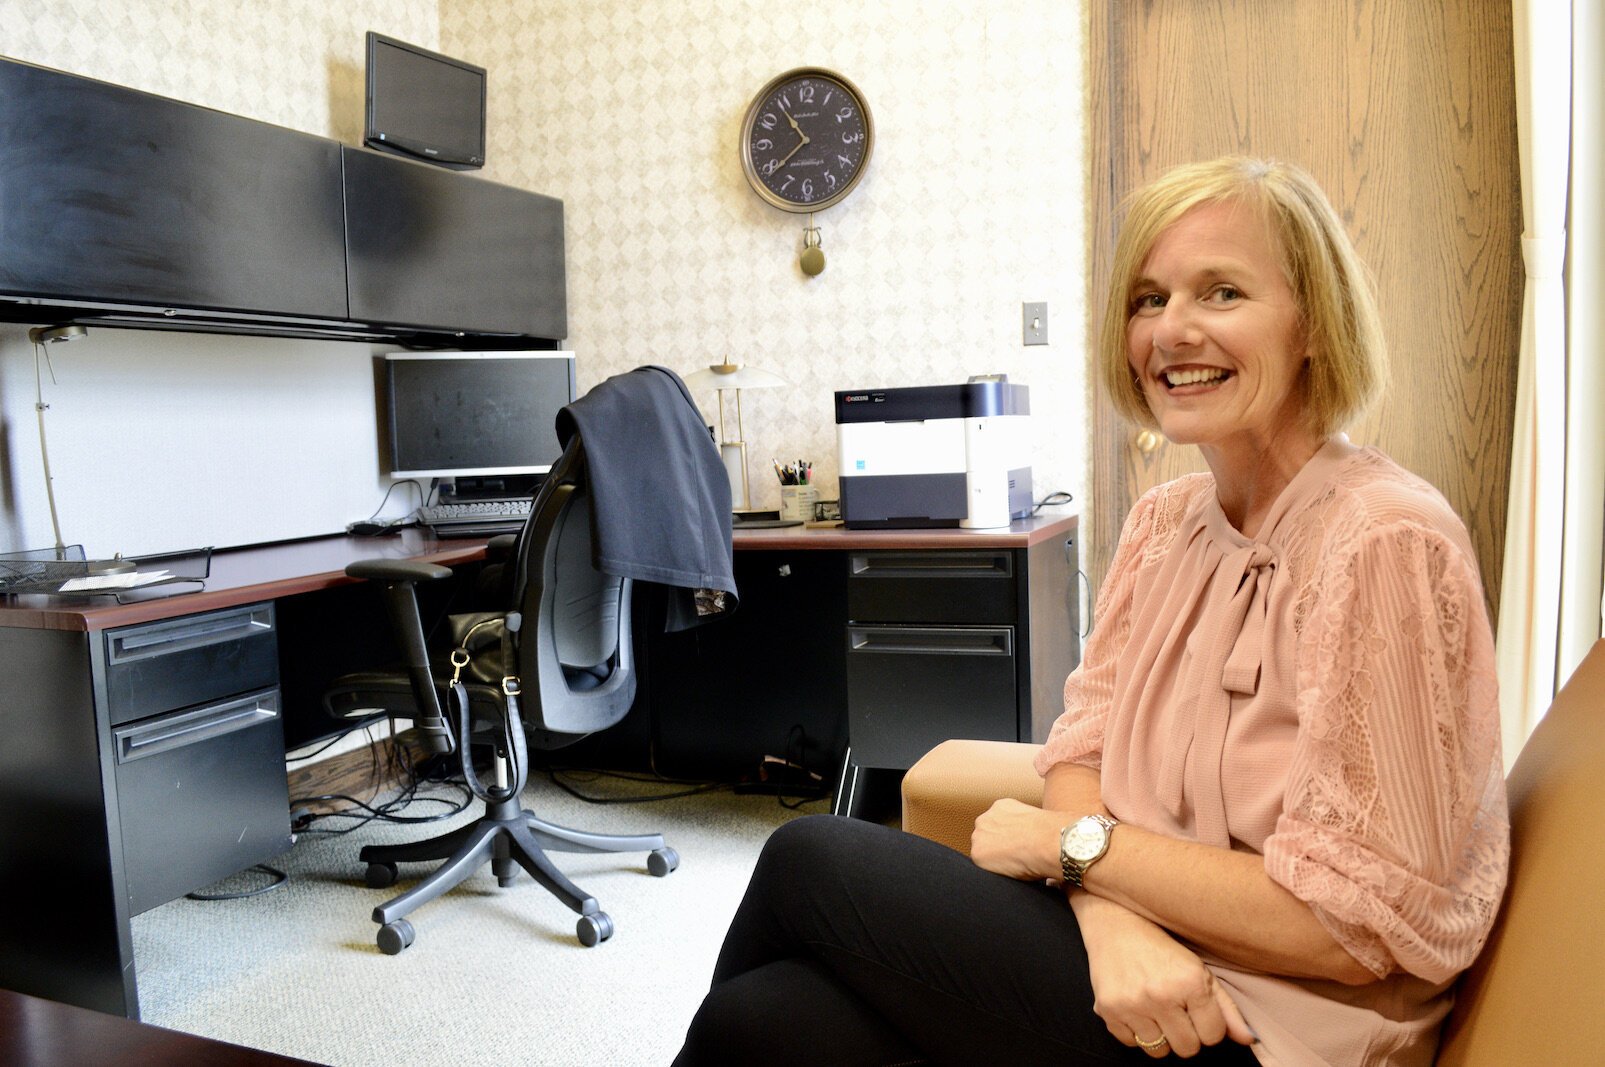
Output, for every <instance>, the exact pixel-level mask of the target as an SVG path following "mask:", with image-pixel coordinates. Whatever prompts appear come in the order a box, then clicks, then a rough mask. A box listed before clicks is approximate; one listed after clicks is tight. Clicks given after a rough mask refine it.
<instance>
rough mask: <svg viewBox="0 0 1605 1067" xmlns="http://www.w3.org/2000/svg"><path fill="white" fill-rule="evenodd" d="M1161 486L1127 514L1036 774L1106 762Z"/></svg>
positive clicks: (1144, 496) (1040, 754)
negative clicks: (1118, 673)
mask: <svg viewBox="0 0 1605 1067" xmlns="http://www.w3.org/2000/svg"><path fill="white" fill-rule="evenodd" d="M1159 488H1160V489H1163V488H1164V487H1163V486H1161V487H1159ZM1158 491H1159V490H1158V489H1155V490H1151V491H1149V492H1148V493H1146V494H1144V495H1143V497H1142V499H1140V500H1138V501H1137V503H1136V505H1135V506H1134V507H1133V508H1132V509H1131V513H1130V514H1129V515H1127V516H1126V524H1125V528H1124V529H1122V530H1121V531H1120V543H1119V545H1118V546H1117V547H1116V549H1115V558H1114V559H1113V560H1112V561H1111V562H1110V564H1109V573H1108V575H1107V576H1106V577H1105V578H1104V582H1103V586H1102V587H1101V588H1100V589H1099V590H1098V602H1097V606H1096V607H1095V608H1094V610H1093V617H1094V618H1095V619H1096V620H1097V622H1096V624H1095V625H1094V626H1093V628H1092V633H1091V634H1090V635H1089V636H1088V638H1087V643H1086V646H1085V647H1084V648H1083V649H1082V656H1081V663H1080V664H1079V665H1078V666H1077V667H1076V669H1075V670H1073V671H1071V672H1070V677H1068V678H1066V679H1065V683H1064V712H1063V713H1062V714H1061V715H1060V716H1059V717H1058V718H1057V719H1056V720H1054V723H1053V729H1052V730H1050V731H1049V732H1048V740H1047V743H1046V744H1045V745H1044V746H1043V747H1042V751H1041V752H1039V753H1037V757H1036V768H1037V773H1038V774H1043V775H1045V774H1047V773H1048V771H1049V770H1050V769H1052V768H1053V767H1054V766H1055V765H1057V764H1060V763H1079V764H1084V765H1086V766H1089V767H1094V768H1096V767H1098V766H1100V764H1101V762H1102V756H1103V730H1104V723H1105V722H1106V721H1107V719H1108V717H1109V707H1110V703H1111V702H1112V701H1113V699H1114V689H1115V669H1116V667H1117V666H1118V664H1119V660H1120V652H1121V650H1122V649H1124V648H1125V646H1126V641H1127V640H1128V639H1129V638H1130V636H1131V605H1132V597H1133V595H1134V591H1135V588H1136V584H1137V571H1138V570H1139V569H1140V568H1141V567H1142V564H1143V562H1144V559H1145V558H1146V555H1147V547H1148V542H1149V539H1150V536H1151V534H1152V532H1153V519H1154V511H1155V499H1156V496H1157V494H1158Z"/></svg>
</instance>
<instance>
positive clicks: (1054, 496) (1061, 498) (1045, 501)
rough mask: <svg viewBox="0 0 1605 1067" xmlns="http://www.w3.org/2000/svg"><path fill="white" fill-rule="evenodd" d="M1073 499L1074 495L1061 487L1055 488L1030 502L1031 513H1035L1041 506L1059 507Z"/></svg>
mask: <svg viewBox="0 0 1605 1067" xmlns="http://www.w3.org/2000/svg"><path fill="white" fill-rule="evenodd" d="M1074 499H1075V497H1073V496H1071V495H1070V494H1069V493H1067V492H1065V491H1064V490H1063V489H1057V490H1055V491H1053V492H1051V493H1049V494H1048V495H1047V496H1045V497H1043V498H1042V499H1041V500H1038V501H1037V502H1036V503H1035V504H1032V505H1031V514H1033V515H1035V514H1036V513H1037V512H1039V511H1041V510H1042V509H1043V508H1052V507H1059V506H1061V505H1064V504H1068V503H1070V501H1072V500H1074Z"/></svg>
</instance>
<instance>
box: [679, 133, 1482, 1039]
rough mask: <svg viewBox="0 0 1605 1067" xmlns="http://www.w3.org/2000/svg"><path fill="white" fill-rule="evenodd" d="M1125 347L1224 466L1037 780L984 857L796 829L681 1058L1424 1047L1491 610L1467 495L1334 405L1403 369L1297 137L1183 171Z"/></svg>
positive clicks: (1070, 710) (1107, 617) (1142, 574)
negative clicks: (1448, 493)
mask: <svg viewBox="0 0 1605 1067" xmlns="http://www.w3.org/2000/svg"><path fill="white" fill-rule="evenodd" d="M1101 349H1102V350H1101V353H1100V355H1101V359H1102V367H1101V371H1102V377H1103V379H1104V384H1105V385H1106V386H1107V387H1108V390H1109V392H1110V394H1111V396H1112V399H1113V401H1114V403H1115V405H1116V406H1117V407H1118V408H1119V409H1120V410H1121V411H1123V412H1124V413H1125V414H1127V415H1129V416H1131V417H1132V418H1134V419H1136V420H1137V421H1139V422H1142V423H1145V424H1147V425H1150V426H1154V427H1157V428H1158V429H1159V430H1160V431H1161V432H1162V433H1164V434H1165V436H1166V437H1168V438H1169V439H1170V440H1172V441H1175V442H1177V443H1179V444H1183V443H1184V444H1193V445H1197V446H1198V448H1199V449H1200V451H1201V452H1202V454H1203V456H1204V459H1205V461H1206V463H1207V464H1208V466H1209V470H1210V473H1209V474H1205V475H1193V476H1189V477H1184V478H1181V479H1178V480H1177V481H1174V482H1171V483H1168V484H1166V485H1162V486H1159V487H1157V488H1156V489H1154V490H1152V491H1150V492H1149V493H1147V494H1146V495H1145V496H1144V497H1143V498H1142V499H1141V500H1140V501H1138V503H1137V505H1136V507H1135V508H1133V509H1132V512H1131V515H1130V516H1129V517H1128V519H1127V521H1126V524H1125V529H1124V531H1123V532H1122V534H1121V540H1120V545H1119V548H1118V550H1117V552H1116V554H1115V558H1114V561H1113V563H1112V565H1111V567H1110V571H1109V574H1108V576H1107V578H1106V580H1105V582H1104V585H1103V588H1102V589H1101V591H1100V595H1099V598H1098V612H1097V615H1098V624H1097V627H1096V628H1095V629H1094V630H1093V633H1092V636H1091V638H1090V639H1089V640H1088V642H1087V648H1086V656H1085V658H1084V659H1083V661H1082V664H1081V666H1080V667H1079V668H1077V670H1076V671H1075V673H1073V674H1072V675H1071V676H1070V678H1069V680H1068V682H1067V683H1066V685H1065V712H1064V714H1063V716H1062V717H1061V718H1060V719H1059V720H1058V722H1057V723H1056V724H1055V725H1054V727H1053V730H1052V733H1051V735H1050V737H1049V739H1048V742H1047V744H1046V745H1045V746H1044V748H1043V750H1042V752H1041V754H1040V755H1039V757H1038V761H1037V767H1038V770H1039V771H1040V772H1042V774H1043V777H1044V799H1043V806H1042V807H1041V808H1034V807H1030V806H1028V805H1024V804H1020V803H1018V802H1014V801H999V802H998V803H997V804H995V805H994V806H993V807H992V809H991V810H990V811H989V812H987V813H986V814H985V815H983V816H982V817H981V819H979V820H978V821H977V823H976V827H975V832H974V835H973V840H972V858H973V864H972V863H969V862H966V861H965V860H964V859H963V858H962V857H960V856H958V855H957V854H956V853H953V852H951V851H950V850H947V849H944V848H941V847H940V846H936V845H932V844H930V843H928V842H924V841H919V840H915V839H913V838H911V837H909V836H908V835H902V834H898V833H897V832H895V831H891V830H887V829H886V828H883V827H879V826H866V825H862V824H858V823H854V822H852V821H850V820H845V819H830V818H829V817H819V818H815V819H804V820H799V821H797V822H794V823H792V824H789V825H788V826H786V827H783V828H782V829H781V830H779V831H777V832H776V834H775V835H774V837H773V838H772V839H771V841H770V843H769V844H768V845H767V846H766V847H765V850H764V853H763V855H762V856H761V857H760V859H759V863H758V867H757V869H756V870H755V872H754V874H753V880H752V884H751V885H750V886H749V888H748V892H747V896H746V898H745V899H744V900H743V902H742V905H741V907H740V909H739V910H738V912H737V914H736V917H735V919H734V921H733V922H732V924H731V929H730V933H729V935H728V936H727V938H726V941H725V945H724V948H723V950H722V951H721V954H720V957H719V962H718V965H717V967H716V969H715V974H714V984H713V988H712V989H711V990H710V992H709V994H708V996H707V999H706V1000H705V1001H704V1004H703V1006H702V1008H701V1010H700V1011H699V1012H698V1014H697V1017H696V1019H695V1020H694V1021H693V1023H692V1026H691V1030H690V1033H689V1034H688V1038H687V1043H686V1048H685V1050H684V1051H683V1052H682V1053H681V1056H680V1059H679V1060H677V1062H678V1063H685V1064H690V1063H714V1062H728V1063H739V1062H765V1063H821V1064H824V1063H829V1064H850V1063H862V1064H894V1063H921V1062H929V1063H1009V1064H1019V1063H1054V1064H1065V1063H1114V1062H1136V1061H1138V1060H1139V1059H1142V1058H1160V1057H1164V1056H1167V1055H1171V1054H1174V1055H1177V1056H1181V1057H1196V1058H1197V1060H1198V1061H1199V1062H1207V1063H1222V1064H1225V1063H1234V1064H1248V1063H1254V1062H1256V1061H1258V1062H1261V1063H1270V1064H1297V1065H1304V1064H1312V1065H1313V1064H1343V1065H1348V1064H1367V1065H1383V1064H1386V1065H1403V1064H1426V1063H1430V1062H1431V1059H1432V1055H1433V1052H1434V1049H1435V1046H1436V1042H1437V1031H1438V1027H1439V1024H1440V1022H1441V1021H1442V1018H1443V1016H1444V1015H1445V1014H1446V1013H1447V1011H1448V1009H1449V1006H1450V1003H1451V1001H1450V998H1451V996H1452V994H1451V992H1450V986H1451V983H1452V982H1453V980H1454V978H1455V977H1456V975H1457V974H1458V973H1459V972H1460V971H1461V970H1463V969H1464V968H1465V967H1466V966H1467V965H1468V964H1469V963H1470V962H1471V961H1472V959H1473V958H1474V957H1475V955H1476V953H1477V950H1478V949H1479V948H1480V947H1481V944H1482V941H1483V939H1484V938H1485V937H1486V936H1487V932H1488V929H1489V927H1490V925H1491V924H1492V921H1493V917H1494V913H1495V911H1496V909H1497V907H1498V903H1499V898H1500V896H1501V894H1502V892H1503V889H1504V878H1505V865H1506V860H1507V857H1508V825H1507V821H1506V813H1505V799H1504V785H1503V778H1502V773H1501V767H1502V764H1501V757H1500V752H1499V735H1498V710H1497V700H1496V693H1495V686H1494V666H1493V641H1492V635H1491V632H1490V628H1489V624H1488V619H1487V614H1486V609H1485V606H1484V599H1483V593H1482V588H1481V585H1480V581H1479V578H1478V572H1477V566H1476V561H1475V559H1474V556H1473V553H1472V549H1471V547H1470V544H1469V541H1468V539H1467V537H1466V534H1465V530H1464V528H1463V526H1462V525H1461V523H1460V522H1459V520H1458V519H1457V518H1455V516H1454V514H1453V512H1452V511H1451V510H1450V508H1449V507H1448V505H1447V504H1446V503H1445V502H1444V500H1443V498H1442V497H1441V496H1440V495H1439V494H1438V493H1437V492H1436V491H1435V490H1433V489H1432V488H1431V487H1430V486H1428V485H1427V484H1426V483H1425V482H1423V481H1421V480H1420V479H1418V478H1416V477H1414V476H1413V475H1410V474H1409V473H1407V472H1406V471H1404V470H1403V469H1401V468H1400V467H1398V466H1397V465H1396V464H1394V463H1393V462H1392V461H1391V460H1389V459H1388V458H1387V457H1385V456H1384V455H1382V454H1381V453H1380V452H1378V451H1376V450H1375V449H1359V448H1355V447H1354V446H1352V445H1351V444H1349V442H1348V440H1347V438H1345V437H1344V436H1343V435H1342V434H1341V433H1340V432H1339V430H1340V429H1341V427H1342V426H1343V425H1345V424H1346V422H1347V421H1349V420H1350V419H1351V418H1353V417H1354V416H1355V415H1357V414H1358V413H1359V411H1360V410H1361V409H1362V408H1363V406H1364V404H1365V403H1366V402H1367V401H1368V400H1369V399H1370V398H1371V397H1372V396H1373V394H1374V393H1375V392H1376V391H1377V390H1378V388H1379V387H1380V383H1381V381H1382V379H1383V376H1384V367H1383V354H1382V353H1383V349H1382V342H1381V337H1380V331H1379V329H1378V325H1377V317H1376V312H1375V309H1374V307H1373V305H1372V302H1371V298H1370V296H1369V290H1368V287H1367V285H1366V281H1365V276H1364V272H1363V268H1362V267H1361V266H1360V264H1359V262H1358V260H1357V258H1356V257H1355V255H1354V253H1353V250H1352V248H1351V247H1350V245H1349V243H1348V240H1347V238H1346V237H1345V236H1344V233H1343V229H1342V226H1341V223H1340V222H1339V220H1338V219H1337V216H1336V214H1335V213H1334V212H1333V210H1332V208H1331V206H1330V205H1329V204H1328V203H1327V201H1326V199H1325V197H1324V196H1323V195H1322V194H1321V192H1320V190H1319V189H1318V188H1317V187H1316V185H1315V183H1314V182H1313V181H1312V180H1311V179H1310V178H1309V177H1308V175H1306V174H1305V173H1304V172H1303V171H1301V170H1298V169H1297V168H1294V167H1290V166H1287V165H1284V164H1276V163H1266V162H1261V161H1255V160H1245V159H1235V158H1233V159H1222V160H1216V161H1214V162H1210V163H1203V164H1196V165H1192V166H1188V167H1183V168H1179V169H1177V170H1175V171H1172V172H1170V173H1168V174H1167V175H1165V176H1164V177H1162V178H1161V179H1160V180H1159V181H1157V182H1156V183H1154V184H1153V185H1151V186H1149V187H1147V188H1145V189H1143V190H1141V191H1139V193H1138V194H1137V195H1136V196H1135V198H1134V200H1133V202H1132V204H1131V205H1130V210H1129V212H1128V214H1127V218H1126V221H1125V224H1124V226H1123V227H1122V232H1121V237H1120V241H1119V244H1118V247H1117V249H1116V254H1115V272H1114V279H1113V285H1112V286H1111V292H1110V297H1109V304H1108V308H1107V311H1106V315H1105V321H1104V326H1103V335H1102V345H1101ZM999 875H1002V876H1006V877H998V876H999ZM1066 897H1068V901H1069V907H1068V908H1066V907H1065V898H1066Z"/></svg>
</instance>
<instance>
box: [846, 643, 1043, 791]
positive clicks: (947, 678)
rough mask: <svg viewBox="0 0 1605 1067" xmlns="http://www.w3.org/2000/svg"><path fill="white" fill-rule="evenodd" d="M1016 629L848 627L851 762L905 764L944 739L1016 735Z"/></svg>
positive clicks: (1015, 737) (904, 766)
mask: <svg viewBox="0 0 1605 1067" xmlns="http://www.w3.org/2000/svg"><path fill="white" fill-rule="evenodd" d="M1015 670H1016V663H1015V648H1014V628H1013V627H1011V626H879V625H862V624H859V623H853V624H851V625H849V626H848V627H847V707H848V712H847V715H848V736H849V737H850V739H851V744H852V747H853V762H854V763H857V764H858V765H859V766H862V767H892V768H897V769H899V770H907V769H908V768H909V767H912V766H913V765H914V761H915V760H917V759H919V758H920V757H921V756H923V755H924V754H925V753H926V752H928V751H930V750H931V749H932V748H934V747H936V745H937V744H938V743H940V742H942V741H946V740H947V739H948V738H952V737H971V738H979V739H981V740H987V741H1017V740H1019V727H1018V726H1017V719H1018V712H1017V711H1016V707H1017V705H1016V694H1015Z"/></svg>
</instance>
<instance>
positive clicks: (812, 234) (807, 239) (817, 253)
mask: <svg viewBox="0 0 1605 1067" xmlns="http://www.w3.org/2000/svg"><path fill="white" fill-rule="evenodd" d="M797 265H798V266H800V267H802V272H803V273H804V274H806V275H808V276H809V277H810V278H812V277H813V276H814V275H816V274H818V273H819V272H820V271H822V270H824V269H825V251H824V249H822V248H820V247H819V227H818V226H815V225H814V216H813V215H812V214H811V213H810V214H809V216H808V225H807V227H805V228H804V229H803V250H802V255H801V256H799V257H798V260H797Z"/></svg>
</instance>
